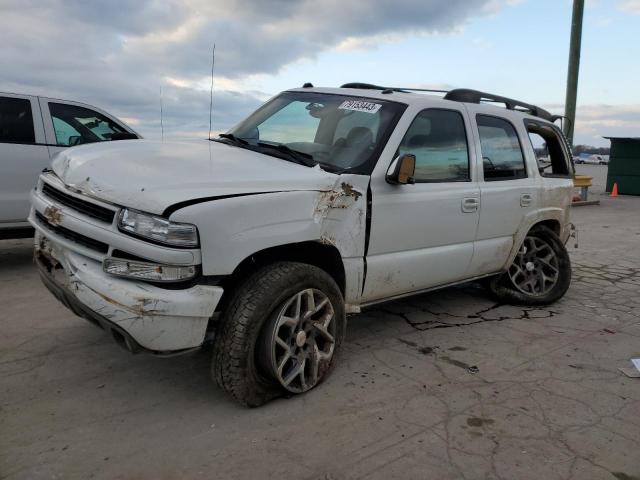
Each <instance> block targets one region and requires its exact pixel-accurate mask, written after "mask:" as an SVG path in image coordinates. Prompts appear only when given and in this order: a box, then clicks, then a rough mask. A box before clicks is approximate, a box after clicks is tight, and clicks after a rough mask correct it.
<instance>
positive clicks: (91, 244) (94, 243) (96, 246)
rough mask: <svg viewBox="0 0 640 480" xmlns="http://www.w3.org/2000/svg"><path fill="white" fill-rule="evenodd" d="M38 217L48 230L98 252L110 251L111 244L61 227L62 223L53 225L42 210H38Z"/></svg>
mask: <svg viewBox="0 0 640 480" xmlns="http://www.w3.org/2000/svg"><path fill="white" fill-rule="evenodd" d="M36 218H37V219H38V221H39V222H40V224H41V225H42V226H43V227H45V228H46V229H47V230H49V231H51V232H53V233H55V234H56V235H60V236H61V237H64V238H66V239H67V240H70V241H72V242H75V243H78V244H80V245H82V246H84V247H87V248H89V249H91V250H94V251H96V252H100V253H107V252H108V251H109V245H107V244H106V243H103V242H99V241H98V240H94V239H93V238H89V237H86V236H84V235H82V234H80V233H77V232H74V231H73V230H69V229H68V228H65V227H61V226H60V225H52V224H51V223H49V221H48V220H47V219H46V218H45V216H44V215H42V214H41V213H40V212H36Z"/></svg>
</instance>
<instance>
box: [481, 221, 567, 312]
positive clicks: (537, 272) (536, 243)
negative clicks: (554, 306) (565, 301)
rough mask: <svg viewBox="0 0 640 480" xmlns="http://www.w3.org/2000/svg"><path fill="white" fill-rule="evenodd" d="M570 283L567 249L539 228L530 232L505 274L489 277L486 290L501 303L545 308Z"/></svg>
mask: <svg viewBox="0 0 640 480" xmlns="http://www.w3.org/2000/svg"><path fill="white" fill-rule="evenodd" d="M570 283H571V261H570V259H569V254H568V253H567V249H566V248H565V247H564V245H563V244H562V241H561V240H560V238H559V237H558V236H557V235H556V234H555V233H554V232H553V231H552V230H551V229H549V228H547V227H544V226H542V225H541V226H538V227H534V228H532V229H531V231H530V232H529V233H528V234H527V236H526V237H525V239H524V241H523V242H522V245H521V246H520V250H519V251H518V253H517V255H516V258H515V259H514V260H513V263H512V264H511V266H510V267H509V269H508V270H507V272H505V273H503V274H502V275H498V276H496V277H493V278H491V279H490V280H489V282H488V287H489V290H490V291H491V293H493V295H494V296H495V297H497V299H498V300H499V301H501V302H504V303H513V304H518V305H547V304H549V303H553V302H555V301H556V300H558V299H559V298H561V297H562V296H563V295H564V294H565V293H566V291H567V289H568V288H569V284H570Z"/></svg>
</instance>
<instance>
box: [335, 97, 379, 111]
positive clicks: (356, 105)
mask: <svg viewBox="0 0 640 480" xmlns="http://www.w3.org/2000/svg"><path fill="white" fill-rule="evenodd" d="M381 106H382V105H381V104H379V103H371V102H363V101H362V100H345V101H344V102H342V103H341V104H340V106H339V107H338V108H339V109H340V110H353V111H354V112H366V113H376V112H377V111H378V110H380V107H381Z"/></svg>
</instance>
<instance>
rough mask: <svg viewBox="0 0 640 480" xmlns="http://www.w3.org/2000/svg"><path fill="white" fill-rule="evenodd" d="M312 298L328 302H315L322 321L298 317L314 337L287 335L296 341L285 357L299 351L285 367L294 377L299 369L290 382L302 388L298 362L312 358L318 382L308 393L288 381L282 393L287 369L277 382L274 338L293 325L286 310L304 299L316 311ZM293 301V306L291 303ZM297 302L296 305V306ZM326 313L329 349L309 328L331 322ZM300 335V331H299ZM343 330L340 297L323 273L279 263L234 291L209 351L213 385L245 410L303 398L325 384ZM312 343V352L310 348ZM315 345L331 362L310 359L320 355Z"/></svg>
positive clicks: (256, 273) (306, 267) (306, 304)
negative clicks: (285, 397) (297, 396)
mask: <svg viewBox="0 0 640 480" xmlns="http://www.w3.org/2000/svg"><path fill="white" fill-rule="evenodd" d="M313 298H316V299H319V298H326V299H327V300H328V303H327V302H325V303H323V302H322V301H320V302H317V305H320V304H323V305H324V306H323V307H322V313H323V316H322V318H321V319H314V318H313V315H309V316H308V317H307V316H306V315H303V314H302V313H300V314H299V315H298V318H299V319H301V320H300V322H299V323H300V325H302V323H303V322H307V327H309V325H311V327H309V330H313V332H311V331H309V332H308V333H307V334H308V337H307V334H304V335H303V334H302V333H300V331H298V334H297V335H294V334H293V333H292V334H291V335H292V336H293V337H295V342H296V343H295V345H292V346H290V347H289V348H290V350H289V351H290V352H293V351H294V350H296V349H297V350H296V351H297V352H298V353H296V356H295V357H293V356H291V357H290V360H288V364H287V365H285V367H287V368H288V369H289V370H290V373H293V372H294V370H295V369H296V366H297V368H298V370H300V367H302V372H301V375H300V376H297V377H295V378H294V380H295V383H296V385H295V386H296V387H300V385H299V384H300V383H305V382H304V377H305V372H306V371H307V367H306V363H305V361H306V360H302V361H300V359H301V358H303V357H304V355H307V354H308V355H311V356H313V357H314V358H315V359H316V361H315V362H312V361H311V360H310V361H309V364H310V365H312V364H315V365H316V366H319V367H318V368H316V369H315V373H316V377H317V381H315V382H314V384H313V385H308V384H305V385H304V386H306V387H308V388H293V387H294V385H293V383H294V382H293V381H292V382H291V383H290V384H288V385H287V387H288V388H285V385H284V384H283V383H282V381H281V380H280V379H283V376H284V373H285V372H284V370H285V368H281V369H280V370H281V372H282V373H281V375H280V376H279V377H278V372H277V371H276V370H277V369H276V368H275V364H274V361H275V359H276V357H277V354H278V350H279V349H280V348H281V347H279V346H278V347H276V346H275V345H276V343H277V345H280V343H282V342H280V343H278V342H276V340H275V339H274V338H275V336H277V335H278V332H281V331H283V330H286V328H288V327H289V325H285V323H287V324H288V323H289V322H290V320H292V318H290V317H288V316H286V314H288V313H289V312H288V311H285V307H286V308H290V309H295V307H296V305H302V302H303V300H304V299H307V300H305V301H306V302H307V303H305V305H304V306H305V307H308V306H309V305H310V304H312V305H314V307H315V305H316V303H314V302H313V300H312V299H313ZM292 301H293V302H294V303H291V302H292ZM298 301H299V302H300V303H296V302H298ZM319 308H320V307H319ZM307 310H308V311H307ZM302 311H303V309H302V308H301V307H299V308H298V312H302ZM304 311H307V313H309V312H310V311H311V310H309V309H308V308H305V310H304ZM325 313H326V315H325ZM329 313H332V314H333V317H332V318H333V320H331V319H329V320H330V323H328V327H327V328H325V330H327V331H328V328H329V327H330V328H331V332H333V335H331V337H332V338H333V343H332V347H331V345H330V342H327V341H324V337H323V339H322V342H321V339H320V334H318V338H317V339H315V337H314V338H313V339H312V336H314V335H316V333H315V329H314V328H313V327H314V326H318V325H320V324H321V323H322V322H323V321H324V319H325V318H328V317H329ZM305 319H306V320H305ZM283 322H284V323H283ZM278 325H279V326H278ZM307 327H305V328H307ZM278 328H279V329H280V330H278ZM292 328H295V327H292ZM300 330H301V331H302V327H300ZM345 330H346V318H345V310H344V300H343V297H342V293H341V292H340V288H339V287H338V285H337V284H336V282H335V281H334V280H333V278H331V277H330V276H329V275H328V274H327V273H326V272H325V271H323V270H321V269H319V268H317V267H314V266H312V265H307V264H303V263H294V262H278V263H274V264H271V265H268V266H265V267H263V268H261V269H260V270H258V271H256V272H255V273H254V274H252V275H251V276H250V277H249V278H247V280H245V281H244V282H243V283H242V284H241V285H240V286H239V287H238V288H237V290H236V291H235V292H234V294H233V297H232V299H231V300H230V302H229V304H228V307H227V308H226V310H225V312H224V313H223V315H222V318H221V323H220V325H219V326H218V330H217V332H216V336H215V338H214V345H213V359H212V369H211V372H212V376H213V379H214V380H215V381H216V383H217V384H218V385H219V386H220V388H222V389H223V390H224V391H226V392H227V393H228V394H229V395H231V397H233V399H234V400H236V401H237V402H238V403H240V404H241V405H244V406H247V407H258V406H260V405H263V404H265V403H267V402H269V401H270V400H272V399H274V398H277V397H280V396H283V395H287V394H296V393H302V392H304V391H307V390H310V389H311V388H313V387H315V386H317V385H319V384H320V383H322V381H324V380H325V379H326V378H327V376H328V375H329V373H330V372H331V370H332V369H333V367H334V366H335V363H336V359H337V356H338V355H337V354H338V352H339V350H340V347H341V345H342V342H343V340H344V336H345ZM274 332H275V333H274ZM302 337H304V339H305V340H304V341H305V342H306V343H304V345H302V346H300V345H298V342H299V341H300V340H302ZM312 341H313V342H314V343H313V345H315V347H314V348H311V347H310V346H309V345H311V342H312ZM307 343H308V344H309V345H307ZM317 345H321V346H322V347H323V348H324V349H326V350H327V352H328V351H329V350H331V352H330V355H329V357H326V356H324V357H320V356H319V355H315V354H313V352H316V351H318V352H319V349H318V348H316V347H317ZM271 347H273V348H271ZM289 351H287V352H289ZM274 352H275V353H274ZM305 352H306V353H305ZM272 353H273V355H271V354H272ZM281 355H282V354H281ZM323 355H324V352H323ZM282 356H284V355H282ZM318 359H320V360H318ZM283 365H284V363H283ZM320 367H321V368H320ZM286 379H287V378H284V379H283V380H286ZM308 383H310V382H308Z"/></svg>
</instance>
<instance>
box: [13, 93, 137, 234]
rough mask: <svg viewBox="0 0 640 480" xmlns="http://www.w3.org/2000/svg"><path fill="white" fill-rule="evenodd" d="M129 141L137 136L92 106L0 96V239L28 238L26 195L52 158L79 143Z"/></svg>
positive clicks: (27, 204)
mask: <svg viewBox="0 0 640 480" xmlns="http://www.w3.org/2000/svg"><path fill="white" fill-rule="evenodd" d="M133 138H139V135H138V134H137V133H136V132H134V131H133V130H132V129H131V128H129V127H128V126H127V125H125V124H124V123H123V122H122V121H120V120H118V119H117V118H115V117H114V116H113V115H110V114H108V113H107V112H104V111H102V110H100V109H98V108H96V107H93V106H91V105H86V104H84V103H79V102H70V101H68V100H58V99H54V98H44V97H35V96H32V95H22V94H17V93H2V92H0V238H16V237H24V236H31V235H33V229H32V228H31V227H30V226H29V223H28V222H27V215H28V214H29V191H30V190H31V189H33V186H34V184H35V182H36V179H37V178H38V174H39V173H40V172H41V171H42V169H43V168H45V167H48V166H49V163H50V161H51V158H53V156H54V155H55V154H56V153H58V152H60V151H61V150H64V149H65V148H68V147H72V146H75V145H80V144H82V143H92V142H103V141H107V140H124V139H133Z"/></svg>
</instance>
